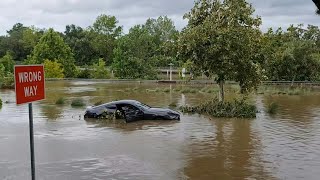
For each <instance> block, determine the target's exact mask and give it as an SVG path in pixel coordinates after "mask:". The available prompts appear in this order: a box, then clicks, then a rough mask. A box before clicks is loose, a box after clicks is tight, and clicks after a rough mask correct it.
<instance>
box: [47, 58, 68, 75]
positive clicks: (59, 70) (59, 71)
mask: <svg viewBox="0 0 320 180" xmlns="http://www.w3.org/2000/svg"><path fill="white" fill-rule="evenodd" d="M44 70H45V76H46V78H64V74H63V67H62V64H61V63H58V61H57V60H54V61H50V60H48V59H46V60H44Z"/></svg>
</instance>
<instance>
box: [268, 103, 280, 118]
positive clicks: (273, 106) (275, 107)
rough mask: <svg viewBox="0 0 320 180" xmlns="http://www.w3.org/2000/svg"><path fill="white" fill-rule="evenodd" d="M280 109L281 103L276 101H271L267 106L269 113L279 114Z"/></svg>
mask: <svg viewBox="0 0 320 180" xmlns="http://www.w3.org/2000/svg"><path fill="white" fill-rule="evenodd" d="M278 110H279V105H278V104H277V103H275V102H272V103H270V104H269V105H268V107H267V113H269V114H271V115H274V114H277V112H278Z"/></svg>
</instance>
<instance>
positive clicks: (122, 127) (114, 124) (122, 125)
mask: <svg viewBox="0 0 320 180" xmlns="http://www.w3.org/2000/svg"><path fill="white" fill-rule="evenodd" d="M85 121H86V124H87V125H89V126H91V127H93V128H111V129H114V130H118V131H123V132H130V131H139V130H149V129H151V128H154V127H156V128H163V129H165V128H167V127H169V126H173V125H175V124H177V123H179V121H165V120H157V121H137V122H133V123H126V122H125V121H124V120H121V119H115V120H107V119H85Z"/></svg>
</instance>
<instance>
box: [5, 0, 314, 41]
mask: <svg viewBox="0 0 320 180" xmlns="http://www.w3.org/2000/svg"><path fill="white" fill-rule="evenodd" d="M193 2H194V1H193V0H0V35H4V34H6V30H9V29H11V27H12V26H13V25H14V24H15V23H17V22H20V23H23V24H24V25H26V26H30V25H35V26H36V27H39V28H49V27H53V28H54V29H56V30H58V31H62V32H63V31H64V29H65V26H66V25H67V24H76V25H78V26H81V27H87V26H90V25H91V24H92V23H93V22H94V20H95V18H96V17H97V16H98V15H99V14H108V15H114V16H116V17H117V19H118V20H119V23H120V25H122V26H123V27H124V30H125V32H127V30H128V29H129V28H130V27H132V26H133V25H135V24H142V23H144V22H145V20H146V19H147V18H149V17H152V18H156V17H158V16H160V15H168V16H169V17H170V18H172V19H173V20H174V22H175V25H176V27H177V28H178V29H179V30H180V29H182V28H183V27H184V26H185V25H186V21H184V20H183V19H182V16H183V14H184V13H186V12H188V11H189V10H190V9H191V8H192V6H193ZM249 2H251V3H253V6H254V7H255V9H256V14H257V15H260V16H261V17H262V20H263V25H262V27H261V28H262V29H263V30H266V29H267V28H269V27H280V26H281V27H284V28H286V27H288V26H289V25H290V24H300V23H303V24H313V25H318V26H320V16H317V15H315V7H314V4H313V2H312V0H249Z"/></svg>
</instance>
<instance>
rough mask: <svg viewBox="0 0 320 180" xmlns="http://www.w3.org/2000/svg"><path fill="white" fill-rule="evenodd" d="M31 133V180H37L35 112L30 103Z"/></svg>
mask: <svg viewBox="0 0 320 180" xmlns="http://www.w3.org/2000/svg"><path fill="white" fill-rule="evenodd" d="M29 131H30V154H31V178H32V180H35V179H36V170H35V159H34V139H33V112H32V103H29Z"/></svg>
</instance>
